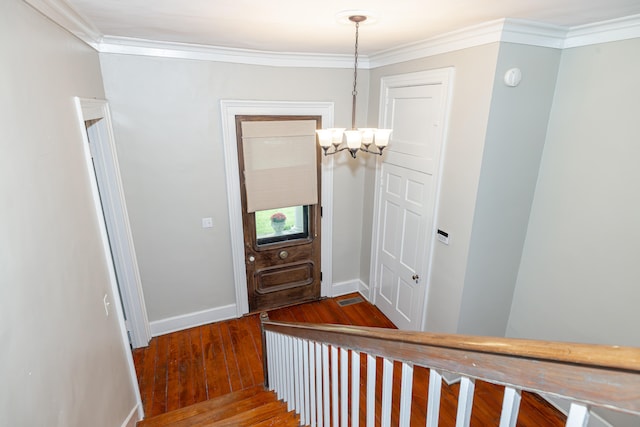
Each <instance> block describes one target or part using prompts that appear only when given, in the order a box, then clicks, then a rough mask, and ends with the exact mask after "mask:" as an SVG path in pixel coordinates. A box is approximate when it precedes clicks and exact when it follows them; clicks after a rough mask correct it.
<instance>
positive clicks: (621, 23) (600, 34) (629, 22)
mask: <svg viewBox="0 0 640 427" xmlns="http://www.w3.org/2000/svg"><path fill="white" fill-rule="evenodd" d="M635 38H640V15H631V16H625V17H623V18H618V19H611V20H609V21H602V22H596V23H594V24H587V25H580V26H577V27H571V28H570V29H569V32H568V34H567V37H566V39H565V42H564V46H563V47H564V48H572V47H580V46H587V45H592V44H598V43H608V42H614V41H620V40H628V39H635Z"/></svg>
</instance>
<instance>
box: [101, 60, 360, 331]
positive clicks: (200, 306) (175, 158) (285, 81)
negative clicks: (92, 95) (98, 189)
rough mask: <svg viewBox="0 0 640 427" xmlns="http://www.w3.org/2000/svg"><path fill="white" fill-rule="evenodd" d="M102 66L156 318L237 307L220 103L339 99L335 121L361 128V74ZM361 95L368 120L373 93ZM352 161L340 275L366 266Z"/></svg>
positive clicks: (344, 165)
mask: <svg viewBox="0 0 640 427" xmlns="http://www.w3.org/2000/svg"><path fill="white" fill-rule="evenodd" d="M101 66H102V72H103V75H104V81H105V91H106V94H107V98H108V99H109V101H110V104H111V110H112V113H113V120H114V128H115V129H114V130H115V136H116V141H117V149H118V155H119V161H120V166H121V173H122V179H123V186H124V190H125V197H126V200H127V207H128V211H129V215H130V219H131V226H132V232H133V238H134V241H135V245H136V252H137V256H138V262H139V266H140V272H141V278H142V282H143V288H144V293H145V301H146V305H147V309H148V311H149V313H148V314H149V319H150V320H151V321H154V320H161V319H165V318H168V317H171V316H178V315H183V314H187V313H191V312H196V311H199V310H205V309H210V308H215V307H220V306H224V305H228V304H233V303H234V302H235V292H234V284H233V283H234V282H233V270H232V264H231V242H230V236H229V217H228V208H227V194H226V183H225V180H226V179H227V178H226V176H225V170H224V157H223V143H222V130H221V124H220V123H221V122H220V120H221V119H220V108H219V103H220V100H221V99H248V100H282V101H288V100H292V101H334V102H335V123H336V124H339V123H344V124H350V123H351V122H350V118H351V90H352V89H351V84H352V83H351V82H352V80H351V79H352V75H353V71H349V70H348V69H311V68H279V67H266V66H255V65H243V64H228V63H217V62H210V61H192V60H181V59H166V58H152V57H142V56H127V55H116V54H101ZM360 77H361V81H360V82H359V84H361V87H362V88H366V87H367V86H368V73H366V72H363V73H362V74H360ZM359 103H360V111H359V116H361V117H365V116H366V105H367V93H366V90H362V95H361V96H360V97H359ZM343 154H344V153H343ZM347 157H348V155H347V154H345V155H344V156H340V157H339V158H338V159H336V166H335V172H334V212H333V215H334V222H333V227H334V229H333V281H334V282H341V281H348V280H354V279H358V277H359V271H360V251H361V249H360V241H361V227H360V217H361V212H362V199H363V195H362V182H363V179H364V169H363V168H362V167H360V166H359V164H358V163H357V162H352V161H349V160H348V159H347ZM325 214H330V213H329V212H326V213H325ZM203 217H212V218H213V224H214V226H213V228H212V229H202V228H201V218H203Z"/></svg>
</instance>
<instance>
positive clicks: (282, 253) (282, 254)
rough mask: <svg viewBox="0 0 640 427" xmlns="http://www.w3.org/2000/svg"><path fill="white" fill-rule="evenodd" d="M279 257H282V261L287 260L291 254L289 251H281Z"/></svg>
mask: <svg viewBox="0 0 640 427" xmlns="http://www.w3.org/2000/svg"><path fill="white" fill-rule="evenodd" d="M278 256H279V257H280V259H286V258H287V257H288V256H289V252H287V251H280V253H279V254H278Z"/></svg>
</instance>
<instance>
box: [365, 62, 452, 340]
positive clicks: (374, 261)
mask: <svg viewBox="0 0 640 427" xmlns="http://www.w3.org/2000/svg"><path fill="white" fill-rule="evenodd" d="M454 75H455V68H454V67H447V68H440V69H435V70H426V71H418V72H414V73H407V74H399V75H393V76H386V77H382V78H381V80H380V110H379V114H378V127H380V128H385V127H388V125H387V124H388V123H389V122H390V121H391V117H389V115H390V110H391V109H390V108H389V90H391V89H394V88H400V87H409V86H422V85H428V84H441V85H442V87H443V94H444V96H443V97H442V102H443V104H442V111H443V112H444V118H443V121H442V127H441V129H442V130H441V132H443V134H442V149H441V150H440V159H439V164H440V167H438V171H437V176H435V177H434V178H435V179H436V183H435V193H434V198H435V202H434V206H433V209H434V212H433V230H432V233H431V235H432V237H431V241H430V242H426V243H427V245H428V246H429V251H428V253H429V259H428V260H427V271H429V272H431V269H432V262H433V247H434V242H435V240H436V229H437V223H438V216H437V215H438V207H439V203H440V186H441V181H442V179H441V178H442V169H443V168H442V167H441V165H443V164H444V153H445V147H446V140H447V132H448V129H449V116H450V114H449V113H450V110H451V99H452V94H453V78H454ZM392 139H393V136H392ZM391 143H393V142H392V141H391ZM382 157H384V156H382ZM382 157H378V158H377V159H376V175H375V181H374V187H375V188H374V201H373V221H372V236H371V264H370V267H369V278H370V279H369V292H368V299H369V301H371V303H373V304H375V301H376V294H377V288H378V287H379V283H378V282H379V280H378V275H377V265H378V247H379V244H380V242H379V236H378V228H379V222H380V215H379V210H380V186H381V181H382V175H381V173H382V161H383V159H382ZM425 280H426V281H427V282H426V286H425V292H426V294H425V297H424V307H423V310H422V319H421V320H420V322H419V323H420V324H421V330H425V326H426V325H425V323H424V322H425V319H426V307H427V303H428V297H429V292H428V289H429V286H430V285H431V274H429V275H428V277H426V278H425Z"/></svg>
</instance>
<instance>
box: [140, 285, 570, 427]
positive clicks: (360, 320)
mask: <svg viewBox="0 0 640 427" xmlns="http://www.w3.org/2000/svg"><path fill="white" fill-rule="evenodd" d="M354 296H357V294H350V295H345V296H342V297H338V298H335V299H325V300H321V301H316V302H311V303H306V304H301V305H297V306H291V307H286V308H281V309H277V310H272V311H270V312H269V318H270V319H272V320H282V321H294V322H311V323H335V324H347V325H359V326H374V327H385V328H395V326H394V325H393V324H392V323H391V321H390V320H389V319H387V318H386V316H384V314H382V312H380V310H378V309H377V307H375V306H373V305H371V304H369V303H368V302H366V301H363V302H360V303H356V304H352V305H347V306H344V307H342V306H340V305H339V304H338V302H339V301H341V300H344V299H348V298H353V297H354ZM133 357H134V362H135V366H136V372H137V376H138V384H139V386H140V393H141V395H142V401H143V405H144V410H145V414H146V417H151V416H155V415H159V414H162V413H165V412H169V411H172V410H175V409H179V408H182V407H185V406H188V405H191V404H194V403H198V402H202V401H204V400H208V399H212V398H214V397H218V396H222V395H224V394H228V393H232V392H236V391H239V390H244V389H248V388H251V387H254V386H258V385H261V384H263V381H264V374H263V372H262V344H261V332H260V319H259V316H258V315H257V314H253V315H248V316H245V317H242V318H240V319H233V320H228V321H224V322H218V323H213V324H208V325H203V326H199V327H196V328H191V329H188V330H185V331H180V332H175V333H172V334H167V335H162V336H159V337H156V338H153V339H152V340H151V343H150V344H149V346H148V347H146V348H142V349H136V350H134V352H133ZM362 359H363V368H364V363H365V362H364V359H366V358H362ZM378 363H381V361H379V362H378ZM361 372H366V370H364V369H363V370H362V371H361ZM378 372H382V371H381V370H379V371H378ZM394 382H397V383H398V384H399V382H400V366H399V364H397V366H396V367H395V369H394ZM427 389H428V371H427V370H426V369H423V368H419V367H416V368H415V370H414V396H413V401H412V408H414V411H415V415H416V416H415V417H414V419H412V423H411V424H412V426H413V425H421V426H424V419H425V418H424V413H425V410H426V396H427ZM458 390H459V385H458V384H453V385H451V386H449V385H447V384H446V383H443V386H442V401H441V408H440V426H453V425H455V414H456V408H457V393H458ZM503 390H504V388H503V387H500V386H496V385H492V384H488V383H485V382H482V381H477V382H476V393H475V398H474V406H473V411H472V418H471V426H472V427H480V426H492V425H495V426H497V425H498V421H499V418H500V409H501V405H502V397H503ZM362 398H364V396H362ZM393 405H394V406H399V396H394V399H393ZM361 407H363V405H361ZM377 412H378V417H377V418H378V419H379V412H380V410H379V409H378V411H377ZM393 412H394V413H397V411H395V410H394V411H393ZM394 418H395V417H394ZM565 421H566V417H564V416H563V415H562V414H561V413H560V412H558V411H557V410H556V409H555V408H553V407H551V406H550V405H549V404H548V403H547V402H546V401H544V400H543V399H541V398H540V397H538V396H537V395H534V394H531V393H526V392H525V393H523V397H522V403H521V407H520V415H519V417H518V426H523V427H534V426H536V427H538V426H564V423H565ZM392 424H393V425H397V419H394V420H393V423H392Z"/></svg>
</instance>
